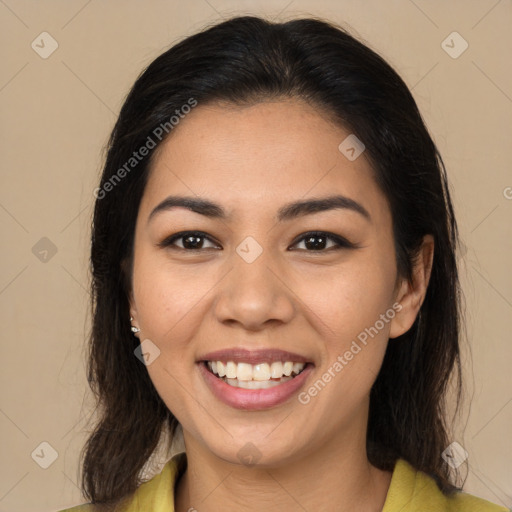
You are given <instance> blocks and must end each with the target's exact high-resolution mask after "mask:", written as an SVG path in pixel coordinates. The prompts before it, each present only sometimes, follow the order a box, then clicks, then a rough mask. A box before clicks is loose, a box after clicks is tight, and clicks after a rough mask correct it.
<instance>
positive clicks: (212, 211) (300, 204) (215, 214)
mask: <svg viewBox="0 0 512 512" xmlns="http://www.w3.org/2000/svg"><path fill="white" fill-rule="evenodd" d="M175 207H182V208H187V209H188V210H190V211H192V212H195V213H199V214H200V215H204V216H206V217H209V218H211V219H223V220H229V219H230V218H231V215H228V214H227V212H226V210H225V209H224V208H223V207H222V206H220V205H219V204H217V203H214V202H212V201H209V200H208V199H199V198H195V197H187V196H169V197H167V198H166V199H164V200H163V201H162V202H161V203H159V204H158V205H157V206H156V207H155V208H153V210H152V211H151V213H150V214H149V217H148V223H149V221H150V220H151V219H152V218H154V217H155V215H157V214H158V213H161V212H164V211H168V210H171V209H172V208H175ZM336 209H345V210H351V211H354V212H356V213H359V214H360V215H361V216H363V217H364V218H365V219H366V220H367V221H369V222H371V221H372V218H371V215H370V213H369V212H368V210H367V209H366V208H365V207H364V206H363V205H362V204H360V203H358V202H357V201H355V200H354V199H351V198H349V197H346V196H342V195H335V196H329V197H324V198H320V199H307V200H302V201H296V202H293V203H289V204H286V205H284V206H282V207H281V208H279V210H278V212H277V220H278V221H279V222H283V221H289V220H292V219H295V218H297V217H303V216H305V215H310V214H312V213H317V212H323V211H328V210H336Z"/></svg>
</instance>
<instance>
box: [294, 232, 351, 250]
mask: <svg viewBox="0 0 512 512" xmlns="http://www.w3.org/2000/svg"><path fill="white" fill-rule="evenodd" d="M329 240H330V241H331V242H333V244H332V245H331V246H330V247H327V245H328V241H329ZM299 242H300V243H303V244H304V247H305V248H306V250H307V249H310V250H309V251H308V252H312V251H324V250H326V249H341V248H343V247H346V248H352V247H354V244H352V243H350V242H349V241H348V240H346V239H344V238H342V237H340V236H337V235H334V234H332V233H331V234H328V233H323V232H315V233H306V234H305V235H302V236H301V238H299V239H298V241H297V242H296V243H295V244H294V245H298V243H299Z"/></svg>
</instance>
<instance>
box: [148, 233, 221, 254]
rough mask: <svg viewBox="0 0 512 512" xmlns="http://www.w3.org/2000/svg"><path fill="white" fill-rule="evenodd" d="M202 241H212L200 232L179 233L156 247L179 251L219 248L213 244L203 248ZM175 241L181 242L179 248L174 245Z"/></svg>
mask: <svg viewBox="0 0 512 512" xmlns="http://www.w3.org/2000/svg"><path fill="white" fill-rule="evenodd" d="M204 240H210V241H212V239H211V238H210V237H209V236H208V235H207V234H206V233H203V232H202V231H181V232H180V233H175V234H174V235H171V236H169V237H167V238H166V239H165V240H162V241H161V242H160V243H159V244H158V246H159V247H164V248H167V249H178V250H181V251H200V250H203V249H218V248H219V246H218V245H216V244H214V246H213V247H203V246H204ZM177 241H181V243H182V246H181V247H180V246H178V245H176V242H177ZM212 243H213V242H212Z"/></svg>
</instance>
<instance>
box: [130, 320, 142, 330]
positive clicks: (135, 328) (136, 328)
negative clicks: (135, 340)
mask: <svg viewBox="0 0 512 512" xmlns="http://www.w3.org/2000/svg"><path fill="white" fill-rule="evenodd" d="M132 321H133V317H132V316H131V317H130V322H132ZM131 330H132V332H133V334H137V333H138V332H140V329H139V328H138V327H135V326H134V325H132V327H131Z"/></svg>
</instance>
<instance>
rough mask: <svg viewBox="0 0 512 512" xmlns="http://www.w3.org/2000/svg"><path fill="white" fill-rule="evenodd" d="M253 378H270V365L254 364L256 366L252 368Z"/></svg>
mask: <svg viewBox="0 0 512 512" xmlns="http://www.w3.org/2000/svg"><path fill="white" fill-rule="evenodd" d="M252 378H253V379H254V380H269V379H270V366H269V365H268V363H261V364H256V365H254V368H253V369H252Z"/></svg>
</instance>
